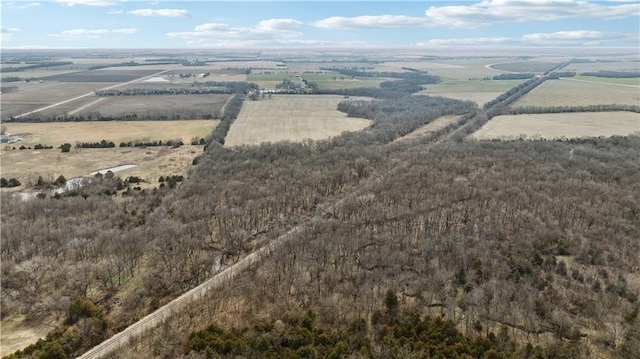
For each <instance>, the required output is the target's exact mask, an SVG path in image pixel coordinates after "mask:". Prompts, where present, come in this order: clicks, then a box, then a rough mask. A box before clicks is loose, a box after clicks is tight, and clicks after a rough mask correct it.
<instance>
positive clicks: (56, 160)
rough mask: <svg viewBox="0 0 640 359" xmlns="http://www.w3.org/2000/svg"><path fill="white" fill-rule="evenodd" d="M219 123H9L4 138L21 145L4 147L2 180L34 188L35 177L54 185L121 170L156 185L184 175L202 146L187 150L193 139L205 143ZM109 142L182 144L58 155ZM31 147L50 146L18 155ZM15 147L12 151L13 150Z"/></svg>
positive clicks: (201, 121) (126, 174)
mask: <svg viewBox="0 0 640 359" xmlns="http://www.w3.org/2000/svg"><path fill="white" fill-rule="evenodd" d="M217 122H218V121H213V120H200V121H160V122H154V121H134V122H124V121H123V122H84V123H82V122H80V123H77V122H72V123H69V122H65V123H41V124H28V123H10V124H7V125H5V126H6V128H7V132H9V133H11V134H13V135H16V136H21V137H23V138H24V141H21V142H19V143H17V144H4V145H2V152H1V156H2V157H1V160H2V176H3V177H5V178H12V177H14V178H17V179H18V180H20V181H21V182H22V183H23V184H24V185H29V184H34V183H35V182H36V180H37V179H38V177H39V176H42V177H43V178H44V179H52V180H53V179H55V178H56V177H57V176H59V175H63V176H65V177H66V178H72V177H78V176H87V175H88V174H89V173H90V172H93V171H97V170H100V169H104V168H110V167H115V166H119V165H124V164H136V165H137V167H135V168H131V169H128V170H125V171H123V172H121V173H119V175H121V176H123V177H127V176H139V177H140V178H143V179H145V180H148V181H150V182H153V183H155V181H157V179H158V177H159V176H160V175H166V174H185V173H186V169H187V167H188V166H189V165H190V164H191V161H192V160H193V158H194V157H196V156H197V155H199V154H200V153H201V152H202V146H191V145H189V143H190V142H191V139H193V138H194V137H195V138H204V137H206V136H207V135H208V134H209V133H210V132H211V131H212V130H213V128H214V127H215V126H216V124H217ZM103 139H104V140H108V141H113V142H114V143H115V144H116V146H118V145H119V143H120V142H128V141H136V140H143V141H154V140H163V141H164V140H169V139H182V140H183V142H184V143H185V144H186V145H185V146H181V147H178V148H168V147H164V146H160V147H145V148H143V147H124V148H119V147H116V148H103V149H88V148H87V149H79V150H75V149H74V150H71V152H68V153H62V152H61V151H60V149H58V148H57V147H58V146H60V145H61V144H63V143H65V142H68V143H71V144H75V143H77V142H99V141H101V140H103ZM35 144H43V145H49V146H54V147H56V148H54V149H47V150H29V149H26V150H19V149H17V148H18V147H19V146H26V147H33V146H34V145H35ZM13 147H15V148H16V149H11V148H13Z"/></svg>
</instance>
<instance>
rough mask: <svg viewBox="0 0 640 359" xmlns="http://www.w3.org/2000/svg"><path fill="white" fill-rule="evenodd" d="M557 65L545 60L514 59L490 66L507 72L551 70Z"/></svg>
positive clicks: (541, 71)
mask: <svg viewBox="0 0 640 359" xmlns="http://www.w3.org/2000/svg"><path fill="white" fill-rule="evenodd" d="M557 65H559V64H558V63H556V62H546V61H516V62H503V63H497V64H493V65H491V68H493V69H496V70H501V71H508V72H535V73H543V72H546V71H549V70H551V69H552V68H554V67H555V66H557Z"/></svg>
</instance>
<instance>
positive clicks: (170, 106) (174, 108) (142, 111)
mask: <svg viewBox="0 0 640 359" xmlns="http://www.w3.org/2000/svg"><path fill="white" fill-rule="evenodd" d="M230 96H231V95H217V94H215V95H148V96H107V97H102V98H103V99H104V100H102V101H100V102H96V103H95V104H94V105H93V106H88V107H87V108H84V109H83V110H82V111H79V112H78V113H77V114H79V115H80V114H83V113H88V112H99V113H100V114H101V115H103V116H114V117H118V116H125V115H128V114H138V115H150V116H161V115H166V116H169V117H171V116H172V115H173V114H185V116H183V117H188V116H189V114H191V113H193V114H196V116H197V114H215V113H217V112H218V111H220V109H221V108H222V106H224V104H225V102H227V100H228V99H229V97H230ZM90 99H92V101H95V100H96V99H97V97H90Z"/></svg>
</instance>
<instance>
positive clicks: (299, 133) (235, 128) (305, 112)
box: [225, 95, 371, 147]
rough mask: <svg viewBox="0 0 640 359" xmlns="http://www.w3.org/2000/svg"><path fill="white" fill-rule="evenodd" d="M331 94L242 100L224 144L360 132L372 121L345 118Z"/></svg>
mask: <svg viewBox="0 0 640 359" xmlns="http://www.w3.org/2000/svg"><path fill="white" fill-rule="evenodd" d="M343 100H344V99H343V97H342V96H334V95H274V96H272V97H271V98H265V99H261V100H257V101H245V103H244V104H243V105H242V110H241V111H240V114H239V115H238V118H237V119H236V120H235V121H234V123H233V125H231V128H230V129H229V133H228V134H227V137H226V139H225V146H226V147H232V146H239V145H256V144H260V143H263V142H279V141H302V140H304V139H312V140H320V139H326V138H329V137H332V136H338V135H340V134H341V133H342V132H343V131H359V130H362V129H364V128H366V127H368V126H369V125H370V124H371V121H369V120H365V119H362V118H354V117H347V115H346V114H345V113H343V112H340V111H338V110H337V109H336V107H337V106H338V103H339V102H340V101H343Z"/></svg>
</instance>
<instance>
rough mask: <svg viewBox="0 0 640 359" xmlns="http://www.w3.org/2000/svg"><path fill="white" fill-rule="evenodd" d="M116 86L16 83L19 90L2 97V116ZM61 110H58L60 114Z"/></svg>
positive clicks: (102, 84) (16, 113)
mask: <svg viewBox="0 0 640 359" xmlns="http://www.w3.org/2000/svg"><path fill="white" fill-rule="evenodd" d="M109 85H115V83H100V84H96V83H82V82H74V83H59V82H44V83H37V82H29V83H23V82H20V83H16V84H15V85H12V86H17V87H18V89H17V90H15V91H13V92H9V93H6V94H2V96H1V97H0V104H1V116H2V118H7V117H10V116H14V115H19V114H21V113H25V112H28V111H33V110H36V109H39V108H42V107H45V106H48V105H51V104H54V103H57V102H60V101H63V100H67V99H70V98H74V97H77V96H80V95H84V94H87V93H90V92H92V91H94V90H97V89H98V88H101V87H106V86H109ZM59 111H60V110H56V113H59Z"/></svg>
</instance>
